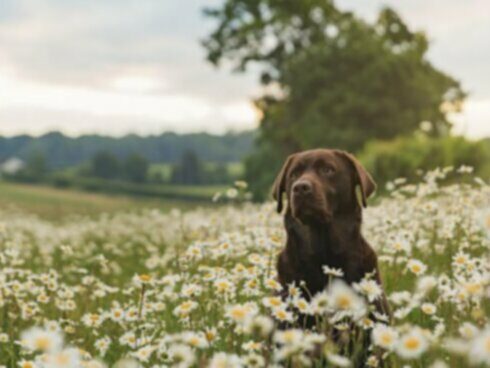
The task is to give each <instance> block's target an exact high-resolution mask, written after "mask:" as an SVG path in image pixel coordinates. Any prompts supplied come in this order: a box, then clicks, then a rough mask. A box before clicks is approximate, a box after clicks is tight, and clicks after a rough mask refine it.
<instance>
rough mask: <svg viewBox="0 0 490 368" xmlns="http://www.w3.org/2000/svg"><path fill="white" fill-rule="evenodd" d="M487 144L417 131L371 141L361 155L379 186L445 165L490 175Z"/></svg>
mask: <svg viewBox="0 0 490 368" xmlns="http://www.w3.org/2000/svg"><path fill="white" fill-rule="evenodd" d="M488 144H489V143H488V142H485V141H469V140H467V139H465V138H463V137H454V136H447V137H441V138H430V137H428V136H426V135H423V134H421V133H417V134H414V135H412V136H408V137H399V138H396V139H394V140H390V141H372V142H369V143H368V144H367V145H366V148H365V149H364V150H363V151H362V152H361V153H360V154H359V158H360V160H361V161H362V162H363V164H364V165H365V166H366V168H367V169H368V170H369V171H370V172H371V174H372V175H373V177H374V178H375V179H376V181H377V182H378V184H380V185H382V184H384V183H386V182H388V181H389V180H393V179H395V178H399V177H404V178H409V179H410V178H413V177H414V176H416V173H417V172H418V171H419V170H422V171H427V170H431V169H434V168H436V167H446V166H454V167H459V166H461V165H467V166H471V167H473V168H474V169H475V172H476V174H477V175H481V176H483V177H488V174H490V170H489V167H488V162H489V161H490V149H488V147H487V145H488Z"/></svg>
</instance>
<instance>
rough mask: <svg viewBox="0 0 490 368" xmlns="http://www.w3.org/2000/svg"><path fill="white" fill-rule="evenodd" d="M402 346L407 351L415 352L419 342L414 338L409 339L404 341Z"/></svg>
mask: <svg viewBox="0 0 490 368" xmlns="http://www.w3.org/2000/svg"><path fill="white" fill-rule="evenodd" d="M404 345H405V347H406V348H407V349H409V350H415V349H417V348H418V347H419V346H420V341H419V340H418V339H417V338H415V337H409V338H407V339H406V340H405V343H404Z"/></svg>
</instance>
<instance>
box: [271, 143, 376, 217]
mask: <svg viewBox="0 0 490 368" xmlns="http://www.w3.org/2000/svg"><path fill="white" fill-rule="evenodd" d="M375 189H376V184H375V183H374V181H373V179H372V178H371V175H369V173H368V172H367V171H366V169H364V167H363V166H362V165H361V164H360V163H359V161H358V160H357V159H356V158H355V157H354V156H352V155H351V154H349V153H347V152H344V151H340V150H331V149H315V150H309V151H304V152H300V153H295V154H293V155H291V156H289V157H288V158H287V160H286V162H285V163H284V165H283V167H282V169H281V171H280V173H279V175H278V176H277V179H276V181H275V183H274V186H273V196H274V199H275V200H276V201H277V211H278V212H281V211H282V208H283V204H282V201H283V199H282V197H283V193H286V194H287V199H288V206H289V209H290V210H291V214H292V215H293V217H295V218H297V219H298V220H300V221H301V222H303V223H309V222H327V223H328V222H330V221H331V220H332V219H333V218H334V217H335V216H336V215H338V214H341V213H343V212H347V211H352V210H354V209H356V208H358V207H360V206H363V207H365V206H366V199H367V198H368V197H369V196H370V195H371V194H372V193H373V192H374V190H375ZM356 192H358V193H356Z"/></svg>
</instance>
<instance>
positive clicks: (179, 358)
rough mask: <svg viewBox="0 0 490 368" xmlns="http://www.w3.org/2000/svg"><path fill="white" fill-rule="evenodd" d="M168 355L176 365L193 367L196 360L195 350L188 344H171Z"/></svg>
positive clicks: (181, 367)
mask: <svg viewBox="0 0 490 368" xmlns="http://www.w3.org/2000/svg"><path fill="white" fill-rule="evenodd" d="M168 356H169V358H170V360H171V362H172V363H173V365H172V366H174V367H180V368H185V367H191V366H192V365H193V364H194V362H195V360H196V357H195V354H194V351H193V350H192V349H191V348H190V347H189V346H187V345H181V344H177V345H171V346H170V347H169V349H168Z"/></svg>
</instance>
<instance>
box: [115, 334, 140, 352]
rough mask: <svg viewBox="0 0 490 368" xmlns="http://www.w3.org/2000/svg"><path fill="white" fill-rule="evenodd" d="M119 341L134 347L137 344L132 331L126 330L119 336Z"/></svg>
mask: <svg viewBox="0 0 490 368" xmlns="http://www.w3.org/2000/svg"><path fill="white" fill-rule="evenodd" d="M119 343H120V344H121V345H128V346H130V347H132V348H133V349H134V348H135V347H136V346H137V340H136V335H135V334H134V332H132V331H128V332H126V333H124V334H123V335H122V336H121V337H120V338H119Z"/></svg>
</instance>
